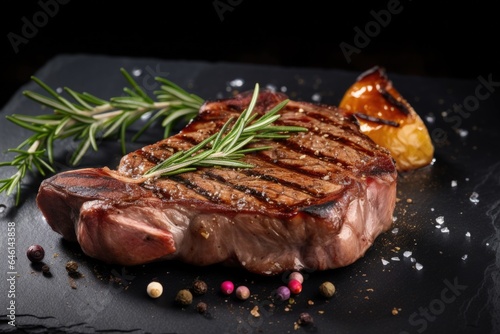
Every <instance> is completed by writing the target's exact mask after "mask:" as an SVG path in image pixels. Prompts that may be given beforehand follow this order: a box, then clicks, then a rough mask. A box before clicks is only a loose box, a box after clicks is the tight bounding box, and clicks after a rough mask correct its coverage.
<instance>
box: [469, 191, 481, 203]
mask: <svg viewBox="0 0 500 334" xmlns="http://www.w3.org/2000/svg"><path fill="white" fill-rule="evenodd" d="M469 200H470V201H471V202H472V203H474V204H477V203H479V194H478V193H477V192H475V191H474V192H473V193H472V194H471V195H470V197H469Z"/></svg>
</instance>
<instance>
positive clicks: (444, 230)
mask: <svg viewBox="0 0 500 334" xmlns="http://www.w3.org/2000/svg"><path fill="white" fill-rule="evenodd" d="M441 233H450V230H449V229H448V228H447V227H443V228H442V229H441Z"/></svg>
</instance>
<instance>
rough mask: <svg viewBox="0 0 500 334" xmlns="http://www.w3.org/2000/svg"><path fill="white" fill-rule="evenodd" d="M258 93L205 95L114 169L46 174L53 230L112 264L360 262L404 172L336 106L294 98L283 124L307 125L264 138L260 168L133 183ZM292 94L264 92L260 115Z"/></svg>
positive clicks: (295, 266)
mask: <svg viewBox="0 0 500 334" xmlns="http://www.w3.org/2000/svg"><path fill="white" fill-rule="evenodd" d="M250 99H251V93H250V92H246V93H242V94H240V95H238V96H236V97H234V98H230V99H224V100H217V101H207V102H206V103H205V104H204V105H203V107H202V108H201V110H200V112H199V114H198V115H197V116H196V117H195V118H194V119H193V120H192V121H191V122H190V123H189V124H188V125H187V126H186V127H185V128H184V129H183V130H182V131H181V132H180V133H178V134H176V135H173V136H171V137H169V138H166V139H164V140H161V141H159V142H157V143H155V144H152V145H149V146H146V147H144V148H142V149H139V150H137V151H134V152H132V153H130V154H127V155H125V156H124V157H123V158H122V160H121V162H120V164H119V166H118V168H117V169H116V170H115V171H113V172H112V173H111V172H109V170H107V169H103V168H85V169H79V170H73V171H67V172H62V173H59V174H56V175H54V176H52V177H50V178H48V179H46V180H44V181H43V182H42V184H41V185H40V189H39V193H38V195H37V205H38V207H39V208H40V210H41V212H42V213H43V215H44V217H45V219H46V221H47V223H48V224H49V225H50V226H51V228H52V229H53V230H54V231H56V232H58V233H60V234H61V235H62V236H63V237H64V238H65V239H67V240H72V241H77V242H78V243H79V245H80V246H81V248H82V250H83V252H84V253H85V254H87V255H88V256H91V257H94V258H97V259H100V260H102V261H104V262H107V263H113V264H120V265H127V266H128V265H138V264H144V263H149V262H153V261H163V260H169V259H177V260H180V261H183V262H186V263H190V264H193V265H199V266H205V265H211V264H217V263H220V264H224V265H231V266H242V267H244V268H245V269H246V270H248V271H250V272H253V273H258V274H263V275H273V274H278V273H281V272H283V271H286V270H301V269H310V270H326V269H333V268H338V267H343V266H347V265H349V264H351V263H353V262H354V261H356V260H358V259H359V258H360V257H362V256H363V255H364V254H365V252H366V251H367V250H368V249H369V248H370V247H371V245H372V244H373V241H374V240H375V238H376V237H377V236H378V235H380V234H381V233H383V232H385V231H387V230H388V229H389V227H390V226H391V224H392V215H393V211H394V207H395V199H396V181H397V172H396V167H395V164H394V160H393V159H392V157H391V156H390V154H389V153H388V151H387V150H386V149H384V148H381V147H379V146H377V145H376V144H375V143H373V141H372V140H370V139H369V138H368V137H367V136H365V135H363V134H362V133H361V132H360V131H359V129H358V125H357V124H356V122H355V121H353V119H351V118H349V117H347V116H345V115H344V114H343V113H342V111H341V110H339V109H337V108H336V107H333V106H326V105H319V104H312V103H307V102H299V101H289V102H288V103H287V105H286V106H285V107H284V108H283V109H282V110H281V111H280V114H281V118H280V119H279V120H278V121H276V122H275V123H276V124H279V125H294V126H301V127H305V128H307V129H308V131H307V132H303V133H296V134H292V135H291V136H290V137H289V138H288V139H285V140H278V141H266V142H264V143H259V144H258V145H266V146H271V148H270V149H268V150H265V151H260V152H257V153H252V154H249V155H247V156H245V158H244V161H246V162H248V163H250V164H252V165H253V166H254V167H253V168H249V169H232V168H200V169H198V170H197V171H195V172H188V173H184V174H179V175H176V176H173V177H168V178H167V177H162V178H158V179H155V180H151V181H149V182H145V183H142V184H137V183H134V182H128V181H127V179H128V178H131V179H133V178H134V177H137V176H140V175H142V174H143V173H144V172H146V171H147V170H148V169H150V168H151V167H153V166H155V165H157V164H158V163H159V162H161V161H163V160H164V159H166V158H168V157H169V156H170V155H171V154H173V153H175V152H176V151H178V150H184V149H188V148H190V147H192V146H193V145H196V144H197V143H199V142H200V141H202V140H203V139H205V138H207V137H208V136H210V135H211V134H213V133H215V132H217V131H218V130H220V129H221V127H222V125H223V124H224V123H225V122H226V121H227V120H228V119H229V118H230V117H234V116H238V115H239V114H240V113H241V112H242V111H243V110H244V109H245V108H246V107H247V106H248V104H249V102H250ZM284 99H287V96H285V95H283V94H279V93H274V92H270V91H261V92H260V93H259V98H258V102H257V105H256V107H255V109H254V112H257V113H260V114H262V113H265V112H266V111H267V110H270V109H272V107H274V106H275V105H276V104H277V103H279V102H281V101H283V100H284ZM117 175H119V176H120V177H117Z"/></svg>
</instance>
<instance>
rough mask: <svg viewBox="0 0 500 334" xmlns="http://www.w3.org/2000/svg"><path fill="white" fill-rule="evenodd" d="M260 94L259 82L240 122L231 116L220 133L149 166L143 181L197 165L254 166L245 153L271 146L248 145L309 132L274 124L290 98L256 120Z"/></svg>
mask: <svg viewBox="0 0 500 334" xmlns="http://www.w3.org/2000/svg"><path fill="white" fill-rule="evenodd" d="M258 93H259V85H258V84H256V85H255V88H254V92H253V95H252V99H251V101H250V104H249V106H248V108H247V109H245V110H244V111H243V112H242V113H241V114H240V116H239V117H238V118H237V119H236V121H234V119H229V120H228V121H227V122H226V123H225V124H224V126H223V127H222V129H221V130H220V131H219V132H217V133H215V134H213V135H212V136H210V137H208V138H207V139H205V140H203V141H202V142H201V143H199V144H197V145H195V146H194V147H192V148H191V149H189V150H187V151H178V152H176V153H174V154H173V155H172V156H170V157H169V158H168V159H166V160H164V161H163V162H161V163H159V164H158V165H156V166H154V167H153V168H151V169H149V170H148V171H147V172H146V173H145V174H144V175H143V177H142V178H141V180H140V181H141V182H142V181H144V179H149V178H155V177H159V176H169V175H175V174H180V173H184V172H188V171H193V170H196V168H197V167H212V166H224V167H236V168H251V167H253V166H252V165H250V164H248V163H245V162H243V161H241V159H242V158H243V157H244V156H245V154H248V153H251V152H256V151H262V150H267V149H269V148H270V147H269V146H253V147H247V145H248V144H250V143H255V142H257V141H260V140H263V139H282V138H288V136H289V133H290V132H299V131H307V129H306V128H303V127H298V126H273V125H272V123H273V122H274V121H276V120H277V119H278V118H280V115H277V113H278V111H280V110H281V109H282V108H283V107H284V106H285V105H286V104H287V103H288V100H284V101H282V102H281V103H279V104H277V105H276V106H275V107H274V108H272V109H271V110H270V111H268V112H266V113H265V114H264V115H263V116H261V117H260V118H258V119H256V117H257V114H255V113H253V110H254V107H255V104H256V102H257V97H258ZM231 124H232V127H231Z"/></svg>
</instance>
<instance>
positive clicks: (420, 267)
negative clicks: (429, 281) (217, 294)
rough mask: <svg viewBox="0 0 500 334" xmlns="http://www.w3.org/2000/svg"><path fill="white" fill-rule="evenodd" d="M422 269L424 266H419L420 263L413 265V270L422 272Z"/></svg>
mask: <svg viewBox="0 0 500 334" xmlns="http://www.w3.org/2000/svg"><path fill="white" fill-rule="evenodd" d="M422 268H424V266H423V265H421V264H420V263H418V262H417V263H415V269H417V270H422Z"/></svg>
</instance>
